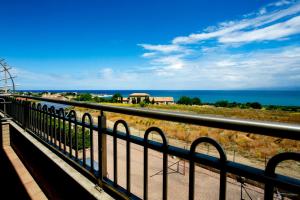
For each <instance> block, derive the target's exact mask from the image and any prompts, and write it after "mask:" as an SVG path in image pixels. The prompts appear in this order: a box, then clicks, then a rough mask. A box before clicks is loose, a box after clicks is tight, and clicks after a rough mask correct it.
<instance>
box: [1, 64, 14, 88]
mask: <svg viewBox="0 0 300 200" xmlns="http://www.w3.org/2000/svg"><path fill="white" fill-rule="evenodd" d="M10 69H11V67H9V66H8V65H7V63H6V62H5V61H4V59H0V73H1V79H0V94H10V93H14V92H15V89H16V87H15V82H14V78H15V77H14V76H12V75H11V73H10V72H9V70H10Z"/></svg>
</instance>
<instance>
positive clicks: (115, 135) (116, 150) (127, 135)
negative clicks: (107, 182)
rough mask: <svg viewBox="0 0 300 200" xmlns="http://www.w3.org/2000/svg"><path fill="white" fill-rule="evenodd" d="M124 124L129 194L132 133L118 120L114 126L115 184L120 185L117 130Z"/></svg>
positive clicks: (128, 189)
mask: <svg viewBox="0 0 300 200" xmlns="http://www.w3.org/2000/svg"><path fill="white" fill-rule="evenodd" d="M119 124H122V125H123V126H124V128H125V132H126V189H127V193H130V190H131V189H130V180H131V179H130V178H131V177H130V141H129V139H130V131H129V128H128V125H127V123H126V122H125V121H124V120H118V121H116V122H115V124H114V128H113V148H114V149H113V154H114V184H115V185H117V184H118V149H117V145H118V143H117V134H118V133H117V129H118V125H119Z"/></svg>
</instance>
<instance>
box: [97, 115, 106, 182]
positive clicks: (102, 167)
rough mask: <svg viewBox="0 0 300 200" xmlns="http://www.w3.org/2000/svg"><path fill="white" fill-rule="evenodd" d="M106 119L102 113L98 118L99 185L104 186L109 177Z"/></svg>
mask: <svg viewBox="0 0 300 200" xmlns="http://www.w3.org/2000/svg"><path fill="white" fill-rule="evenodd" d="M105 131H106V117H105V115H104V113H103V111H101V115H100V116H98V166H99V167H98V169H99V180H98V181H99V185H101V184H102V181H103V177H106V176H107V146H106V142H107V141H106V134H105V133H104V132H105Z"/></svg>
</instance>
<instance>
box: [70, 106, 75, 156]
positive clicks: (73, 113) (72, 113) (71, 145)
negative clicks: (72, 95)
mask: <svg viewBox="0 0 300 200" xmlns="http://www.w3.org/2000/svg"><path fill="white" fill-rule="evenodd" d="M72 120H74V121H75V122H76V121H77V116H76V112H75V111H74V110H71V111H70V112H69V113H68V121H69V130H68V136H69V150H70V151H69V155H70V157H72V149H73V142H72ZM74 126H75V125H74ZM74 134H75V133H74ZM76 137H77V136H76Z"/></svg>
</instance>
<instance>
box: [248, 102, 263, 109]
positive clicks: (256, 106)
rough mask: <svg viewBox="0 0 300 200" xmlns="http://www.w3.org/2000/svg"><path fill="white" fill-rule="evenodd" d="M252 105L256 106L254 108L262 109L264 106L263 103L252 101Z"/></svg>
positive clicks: (252, 106)
mask: <svg viewBox="0 0 300 200" xmlns="http://www.w3.org/2000/svg"><path fill="white" fill-rule="evenodd" d="M250 107H251V108H254V109H261V108H262V106H261V104H260V103H258V102H253V103H250Z"/></svg>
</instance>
